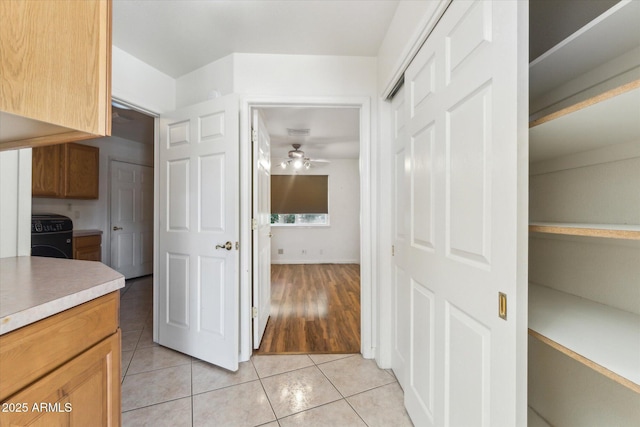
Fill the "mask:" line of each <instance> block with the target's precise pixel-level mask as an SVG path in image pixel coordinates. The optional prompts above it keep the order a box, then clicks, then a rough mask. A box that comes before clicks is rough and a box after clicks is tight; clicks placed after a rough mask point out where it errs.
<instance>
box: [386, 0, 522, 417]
mask: <svg viewBox="0 0 640 427" xmlns="http://www.w3.org/2000/svg"><path fill="white" fill-rule="evenodd" d="M527 18H528V11H527V4H526V2H516V1H457V0H455V1H453V2H452V4H451V5H450V6H449V8H448V10H447V11H446V12H445V14H444V16H443V18H442V19H441V20H440V22H439V23H438V25H437V26H436V28H435V29H434V31H433V32H432V33H431V35H430V36H429V38H428V39H427V41H426V42H425V44H424V46H423V47H422V48H421V50H420V52H419V53H418V55H417V56H416V58H414V60H413V61H412V63H411V65H410V66H409V68H408V69H407V71H406V73H405V83H404V100H403V101H402V100H399V99H398V100H397V101H394V106H395V107H394V109H393V110H394V112H395V113H396V114H402V113H401V111H404V115H405V116H404V117H405V120H406V123H404V122H403V120H399V119H398V120H396V123H397V126H396V129H397V133H396V140H395V181H396V185H395V197H396V218H395V224H396V230H395V245H396V246H395V285H394V286H395V289H394V291H395V292H394V304H395V305H396V307H395V309H394V321H395V327H394V329H395V334H394V335H395V336H394V351H393V363H394V369H395V370H396V372H397V374H398V376H399V378H400V382H401V384H402V385H403V388H404V392H405V403H406V406H407V410H408V411H409V414H410V415H411V418H412V419H413V422H414V424H415V425H420V426H487V427H488V426H515V425H526V357H527V354H526V290H527V284H526V256H527V240H526V221H527V214H526V199H527V168H526V161H527V155H528V146H527V140H526V129H527V127H526V126H527V117H526V115H527V97H526V93H527V90H526V87H527V82H526V76H527V74H526V69H527V68H526V67H527V46H528V44H527V40H526V39H527V37H528V36H527V33H528V28H527V24H526V22H527V21H528V19H527ZM519 23H524V25H521V26H519V25H518V24H519ZM522 37H524V38H525V39H524V40H523V39H522ZM519 42H520V44H519ZM522 47H524V49H522ZM402 104H404V105H402ZM396 107H397V108H396ZM403 123H404V124H403ZM519 258H520V259H524V260H525V262H521V263H520V264H518V259H519ZM499 293H504V294H506V295H507V300H508V303H509V304H508V311H507V318H506V320H505V319H503V318H500V317H499V315H498V294H499Z"/></svg>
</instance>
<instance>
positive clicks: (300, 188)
mask: <svg viewBox="0 0 640 427" xmlns="http://www.w3.org/2000/svg"><path fill="white" fill-rule="evenodd" d="M328 178H329V177H328V175H271V213H276V214H303V213H315V214H328V213H329V209H328V205H329V203H328V200H329V197H328V194H329V192H328V188H329V186H328V182H329V179H328Z"/></svg>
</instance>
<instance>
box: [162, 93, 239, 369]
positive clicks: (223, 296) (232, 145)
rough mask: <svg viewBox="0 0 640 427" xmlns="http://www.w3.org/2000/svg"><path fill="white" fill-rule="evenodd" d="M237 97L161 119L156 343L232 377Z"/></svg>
mask: <svg viewBox="0 0 640 427" xmlns="http://www.w3.org/2000/svg"><path fill="white" fill-rule="evenodd" d="M238 116H239V110H238V99H237V97H236V96H233V95H228V96H225V97H222V98H218V99H214V100H211V101H207V102H203V103H200V104H196V105H193V106H190V107H185V108H183V109H180V110H178V111H175V112H173V113H170V114H166V115H163V116H161V117H160V146H159V148H158V155H159V167H160V171H159V175H160V178H159V182H160V184H159V186H160V188H159V194H160V196H159V197H160V200H159V205H160V218H159V228H160V230H159V233H158V234H159V240H160V241H159V242H158V247H159V256H158V259H159V261H158V262H159V268H158V271H159V277H158V280H159V285H158V287H157V288H158V307H156V309H157V313H158V340H159V343H160V344H161V345H164V346H167V347H170V348H173V349H175V350H178V351H181V352H183V353H186V354H189V355H191V356H194V357H196V358H198V359H201V360H204V361H207V362H209V363H212V364H215V365H218V366H221V367H223V368H226V369H229V370H232V371H235V370H237V369H238V353H239V348H238V343H239V337H238V334H239V322H240V319H239V284H240V280H239V251H238V248H239V246H238V236H239V148H238V145H239V129H238V126H239V117H238Z"/></svg>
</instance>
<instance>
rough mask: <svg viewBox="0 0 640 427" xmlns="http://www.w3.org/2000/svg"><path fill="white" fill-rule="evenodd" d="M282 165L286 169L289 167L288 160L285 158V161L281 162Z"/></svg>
mask: <svg viewBox="0 0 640 427" xmlns="http://www.w3.org/2000/svg"><path fill="white" fill-rule="evenodd" d="M280 167H281V168H282V169H286V168H287V161H286V160H285V161H284V162H282V163H280Z"/></svg>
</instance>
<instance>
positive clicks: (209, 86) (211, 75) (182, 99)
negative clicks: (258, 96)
mask: <svg viewBox="0 0 640 427" xmlns="http://www.w3.org/2000/svg"><path fill="white" fill-rule="evenodd" d="M233 58H234V56H233V55H228V56H225V57H224V58H221V59H219V60H217V61H215V62H212V63H210V64H207V65H205V66H204V67H201V68H198V69H197V70H195V71H192V72H191V73H188V74H185V75H184V76H181V77H179V78H178V79H177V80H176V108H181V107H186V106H187V105H192V104H197V103H198V102H202V101H206V100H207V99H211V98H212V97H213V96H214V95H213V91H218V92H219V94H220V95H228V94H230V93H233Z"/></svg>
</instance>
